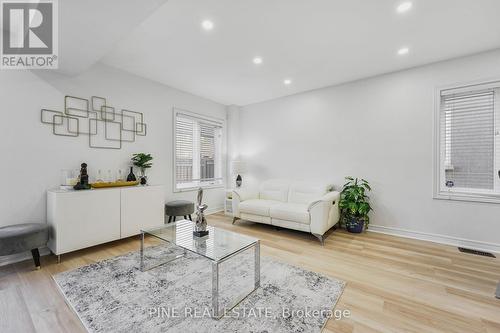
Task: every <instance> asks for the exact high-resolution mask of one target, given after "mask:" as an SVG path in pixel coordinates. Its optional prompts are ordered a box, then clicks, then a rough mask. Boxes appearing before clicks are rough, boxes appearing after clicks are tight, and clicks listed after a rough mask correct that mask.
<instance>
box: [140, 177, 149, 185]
mask: <svg viewBox="0 0 500 333" xmlns="http://www.w3.org/2000/svg"><path fill="white" fill-rule="evenodd" d="M147 183H148V177H146V176H142V177H141V185H146V184H147Z"/></svg>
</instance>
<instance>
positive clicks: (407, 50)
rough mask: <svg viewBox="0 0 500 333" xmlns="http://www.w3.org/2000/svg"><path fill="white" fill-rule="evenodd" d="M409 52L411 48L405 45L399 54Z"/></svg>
mask: <svg viewBox="0 0 500 333" xmlns="http://www.w3.org/2000/svg"><path fill="white" fill-rule="evenodd" d="M409 52H410V49H409V48H407V47H403V48H400V49H399V50H398V54H399V55H405V54H408V53H409Z"/></svg>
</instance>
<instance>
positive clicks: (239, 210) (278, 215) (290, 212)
mask: <svg viewBox="0 0 500 333" xmlns="http://www.w3.org/2000/svg"><path fill="white" fill-rule="evenodd" d="M330 188H331V186H328V185H324V186H322V185H314V184H309V183H305V182H293V181H287V180H267V181H265V182H263V183H262V184H261V185H260V186H259V189H258V190H252V189H249V188H239V189H235V190H233V200H232V206H233V217H234V218H233V224H234V223H235V222H236V221H237V220H239V219H242V220H248V221H253V222H259V223H265V224H271V225H274V226H278V227H283V228H288V229H295V230H300V231H305V232H310V233H312V234H313V235H314V236H316V237H317V238H318V239H319V240H320V242H321V244H322V245H323V242H324V236H323V235H324V234H325V232H327V231H328V230H329V229H330V228H331V227H333V226H334V225H335V224H337V223H338V222H339V218H340V211H339V203H338V201H339V199H340V193H339V192H336V191H329V189H330Z"/></svg>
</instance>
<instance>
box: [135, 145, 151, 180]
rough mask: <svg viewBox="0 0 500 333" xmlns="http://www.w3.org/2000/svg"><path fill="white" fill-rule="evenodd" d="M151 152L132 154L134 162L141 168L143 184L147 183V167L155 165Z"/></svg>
mask: <svg viewBox="0 0 500 333" xmlns="http://www.w3.org/2000/svg"><path fill="white" fill-rule="evenodd" d="M152 160H153V157H152V156H151V154H144V153H138V154H133V155H132V163H133V164H134V165H135V166H136V167H138V168H139V170H141V184H142V185H146V182H147V178H146V169H149V168H151V167H152V166H153V163H152V162H151V161H152Z"/></svg>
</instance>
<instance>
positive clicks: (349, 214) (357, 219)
mask: <svg viewBox="0 0 500 333" xmlns="http://www.w3.org/2000/svg"><path fill="white" fill-rule="evenodd" d="M346 180H347V183H345V184H344V187H343V188H342V192H341V193H340V201H339V207H340V213H341V216H342V222H343V223H344V225H345V226H346V229H347V231H349V232H354V233H360V232H362V231H363V229H365V228H368V224H369V223H370V217H369V216H368V213H369V212H370V211H371V210H372V207H371V206H370V203H369V199H370V198H369V197H368V194H367V193H368V192H370V191H371V187H370V184H369V183H368V182H367V181H366V180H364V179H358V178H352V177H346Z"/></svg>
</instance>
